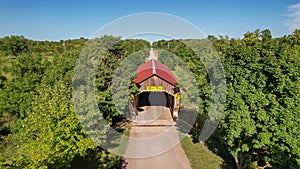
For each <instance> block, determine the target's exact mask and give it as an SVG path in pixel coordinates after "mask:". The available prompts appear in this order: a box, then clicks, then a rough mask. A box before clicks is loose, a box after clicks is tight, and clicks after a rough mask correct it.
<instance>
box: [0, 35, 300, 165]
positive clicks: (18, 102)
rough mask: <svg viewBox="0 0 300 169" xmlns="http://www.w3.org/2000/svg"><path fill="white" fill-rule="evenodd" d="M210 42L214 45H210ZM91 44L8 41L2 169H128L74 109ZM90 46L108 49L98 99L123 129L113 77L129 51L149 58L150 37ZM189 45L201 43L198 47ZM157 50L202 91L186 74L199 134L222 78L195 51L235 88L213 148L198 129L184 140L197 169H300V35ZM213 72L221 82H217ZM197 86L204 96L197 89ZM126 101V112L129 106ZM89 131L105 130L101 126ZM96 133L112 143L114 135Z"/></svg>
mask: <svg viewBox="0 0 300 169" xmlns="http://www.w3.org/2000/svg"><path fill="white" fill-rule="evenodd" d="M208 40H209V41H210V43H211V44H212V45H213V48H212V46H211V45H207V43H206V42H207V41H208ZM86 42H88V41H87V39H84V38H80V39H74V40H61V41H58V42H50V41H34V40H30V39H26V38H24V37H22V36H9V37H2V38H0V168H3V169H10V168H15V169H18V168H20V169H23V168H41V169H43V168H51V169H65V168H72V169H75V168H76V167H75V166H77V168H78V167H79V163H80V164H82V165H84V164H86V165H85V168H91V169H92V168H93V169H94V168H99V169H103V168H107V169H110V168H111V169H113V168H120V166H121V162H122V157H119V156H117V155H114V154H112V153H110V152H108V151H106V150H103V149H102V148H101V146H99V144H95V142H94V141H93V140H92V139H91V138H90V137H89V136H90V133H87V131H86V130H85V129H86V128H85V127H83V126H82V125H81V123H80V118H78V114H77V112H76V111H75V107H74V102H73V97H72V79H73V78H74V77H73V73H74V67H75V63H76V60H77V58H78V56H79V54H80V53H81V52H82V49H83V47H84V45H85V44H86ZM115 42H117V43H115ZM88 43H90V45H91V46H94V47H95V46H96V47H99V48H96V49H95V50H98V49H107V50H106V51H107V52H106V53H105V54H103V60H102V62H101V64H100V65H99V68H98V70H97V73H96V75H95V98H93V99H94V100H95V101H96V103H97V105H98V107H99V109H100V111H101V112H103V115H104V118H105V120H106V121H107V122H108V125H109V126H116V124H119V123H120V122H122V121H123V120H124V116H126V115H125V114H123V113H122V111H120V109H116V108H115V103H114V102H113V99H112V96H111V81H112V78H113V73H114V71H115V70H116V69H117V68H118V66H119V65H120V63H122V62H123V61H124V60H125V59H126V58H127V57H128V56H130V55H131V54H133V53H137V51H139V53H138V55H145V56H146V55H147V50H148V49H150V47H151V45H150V43H149V42H147V41H145V40H135V39H131V40H121V39H120V37H112V36H104V37H102V38H97V39H93V40H91V41H89V42H88ZM112 44H113V45H112ZM186 44H190V45H193V47H194V48H193V50H194V51H193V50H191V48H189V47H187V45H186ZM152 45H153V47H154V49H157V50H158V49H159V50H161V51H164V54H163V55H164V56H166V59H167V58H169V59H170V60H164V62H165V63H168V62H169V63H171V62H172V61H175V59H172V56H176V57H178V58H179V59H177V61H178V60H179V61H181V62H178V64H182V63H184V65H185V67H187V68H188V69H189V70H190V72H191V74H192V75H193V76H194V77H195V82H196V83H195V85H190V84H191V83H193V81H191V82H187V81H188V80H192V79H185V77H181V78H182V81H185V82H186V84H183V85H184V86H186V87H185V89H186V91H187V92H186V96H184V97H183V100H184V103H185V104H186V108H187V109H194V108H195V106H196V105H198V107H197V111H196V116H197V118H196V121H193V122H192V123H193V124H191V125H193V126H194V125H195V124H194V122H197V123H198V124H199V127H200V128H199V130H200V131H201V126H203V121H204V120H206V119H207V118H209V113H211V112H209V105H210V104H211V101H212V98H211V97H210V95H211V90H212V89H211V85H210V83H211V81H212V80H213V81H214V82H218V77H219V74H218V72H211V71H210V70H207V68H206V67H205V66H204V65H203V62H202V60H201V59H200V57H199V56H198V55H197V54H196V53H195V50H197V51H198V52H199V51H200V52H202V53H204V54H207V56H206V57H207V58H214V57H215V56H216V54H217V56H218V57H220V59H221V61H222V64H223V68H224V72H225V78H226V84H225V85H226V88H227V92H226V100H225V98H221V101H222V102H223V103H224V113H223V114H222V118H221V121H220V124H219V125H218V128H217V130H216V131H215V132H214V134H213V136H212V137H211V139H209V140H208V141H207V142H205V144H203V143H198V142H197V139H193V138H198V136H199V133H200V132H194V131H193V130H192V131H190V132H189V133H188V134H190V135H191V136H192V137H191V138H190V137H186V138H185V139H184V140H183V143H182V144H183V147H184V149H185V150H186V153H187V155H188V157H189V159H190V160H191V161H192V164H193V167H194V168H196V167H197V166H198V165H199V166H205V167H204V168H208V167H210V168H211V169H213V168H231V167H232V168H237V169H247V168H273V169H282V168H286V169H298V168H300V142H299V140H300V128H299V126H300V109H299V108H300V105H299V104H300V97H299V96H300V78H299V77H300V30H295V31H294V32H293V33H292V34H290V35H286V36H283V37H278V38H273V37H272V34H271V32H270V31H269V30H263V31H260V30H257V31H254V32H247V33H245V34H244V37H243V38H240V39H230V38H228V37H226V36H225V37H224V36H220V37H215V36H208V37H207V39H201V40H200V39H188V40H181V41H180V40H169V41H165V40H161V41H158V42H154V43H153V44H152ZM91 51H92V52H97V51H94V50H93V49H91ZM169 53H172V55H170V54H169ZM89 57H91V56H90V55H88V54H87V58H86V60H87V61H90V62H93V61H95V60H94V58H92V57H91V58H89ZM142 58H144V57H142ZM134 61H136V62H137V63H139V62H141V61H142V60H141V59H136V60H134ZM212 61H213V60H212ZM131 68H132V67H129V69H128V70H131ZM128 70H127V71H128ZM173 70H175V71H176V72H177V74H176V73H175V74H176V75H177V76H178V75H180V74H182V73H183V74H185V73H186V70H184V69H181V68H180V67H174V68H173ZM88 73H89V72H82V74H80V75H81V76H82V77H85V75H87V74H88ZM208 73H210V75H212V76H211V77H215V78H214V79H210V78H209V76H208ZM187 74H189V73H187ZM73 83H74V82H73ZM76 83H77V84H78V85H76V87H79V88H80V87H82V86H84V81H80V80H79V81H76ZM217 84H218V83H217ZM220 86H221V85H220ZM195 89H198V90H197V91H198V93H197V96H196V97H195V95H194V94H192V93H190V92H193V91H194V90H195ZM132 90H133V89H132ZM216 90H218V88H216ZM183 92H184V91H183ZM83 94H84V93H83ZM120 94H122V93H120ZM195 101H196V103H198V104H195ZM118 104H120V105H121V107H122V106H123V108H124V106H126V103H125V102H123V101H122V100H120V101H118ZM187 105H191V106H190V107H189V106H187ZM85 108H86V109H88V108H89V107H83V109H85ZM83 112H84V111H83ZM92 115H93V114H92ZM95 117H97V116H89V117H88V118H91V119H95ZM209 120H213V119H209ZM89 127H90V129H95V131H96V130H97V128H95V127H97V126H95V125H94V124H91V125H90V126H89ZM122 131H123V132H128V130H126V129H125V130H122ZM95 134H98V136H99V138H103V137H104V138H105V136H106V134H107V133H105V132H104V133H97V132H95ZM106 141H109V140H105V139H102V140H101V143H103V144H106ZM198 157H199V159H196V158H198ZM201 158H203V159H204V160H201ZM206 160H207V161H206ZM206 162H207V163H206Z"/></svg>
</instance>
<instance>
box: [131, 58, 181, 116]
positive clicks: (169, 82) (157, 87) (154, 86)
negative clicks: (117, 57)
mask: <svg viewBox="0 0 300 169" xmlns="http://www.w3.org/2000/svg"><path fill="white" fill-rule="evenodd" d="M136 73H137V77H136V78H135V79H134V83H135V85H137V87H138V88H139V93H138V94H137V95H135V96H134V101H133V108H134V110H133V111H137V110H139V108H140V107H143V106H165V107H168V108H170V112H171V114H172V117H173V119H174V120H175V119H176V118H177V117H178V111H179V106H180V90H179V87H178V86H177V82H176V78H175V76H174V74H173V73H172V72H171V71H170V69H169V68H168V67H167V66H166V65H164V64H162V63H160V62H159V61H157V60H155V59H154V58H152V59H150V60H149V61H147V62H145V63H143V64H141V65H140V66H139V67H138V68H137V69H136Z"/></svg>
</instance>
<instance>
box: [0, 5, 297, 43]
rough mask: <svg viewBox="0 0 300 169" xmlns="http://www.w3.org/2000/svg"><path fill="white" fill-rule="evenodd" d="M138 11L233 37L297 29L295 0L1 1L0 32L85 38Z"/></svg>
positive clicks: (215, 33) (42, 36)
mask: <svg viewBox="0 0 300 169" xmlns="http://www.w3.org/2000/svg"><path fill="white" fill-rule="evenodd" d="M141 12H162V13H169V14H172V15H176V16H178V17H181V18H183V19H186V20H187V21H189V22H191V23H193V24H194V25H196V26H197V27H198V28H199V29H200V30H202V32H204V34H205V35H208V34H213V35H215V36H218V35H223V36H225V35H228V36H229V37H233V38H237V37H243V34H244V33H246V32H247V31H255V30H256V29H260V30H263V29H270V30H271V32H272V34H273V36H274V37H278V36H283V35H287V34H290V33H292V32H293V30H294V29H295V28H300V1H299V0H251V1H250V0H249V1H246V0H232V1H225V0H209V1H201V0H198V1H196V0H194V1H175V0H160V1H159V0H154V1H150V0H148V1H144V0H130V1H129V0H110V1H105V2H101V1H100V0H94V1H77V0H72V1H71V0H70V1H63V0H62V1H59V0H45V1H42V0H6V1H0V23H1V24H0V37H3V36H9V35H23V36H25V37H26V38H30V39H35V40H61V39H74V38H79V37H86V38H88V37H90V36H91V35H93V34H94V33H95V32H96V31H97V30H98V29H99V28H100V27H102V26H103V25H105V24H107V23H109V22H111V21H113V20H115V19H118V18H119V17H123V16H126V15H130V14H135V13H141ZM120 29H121V28H120Z"/></svg>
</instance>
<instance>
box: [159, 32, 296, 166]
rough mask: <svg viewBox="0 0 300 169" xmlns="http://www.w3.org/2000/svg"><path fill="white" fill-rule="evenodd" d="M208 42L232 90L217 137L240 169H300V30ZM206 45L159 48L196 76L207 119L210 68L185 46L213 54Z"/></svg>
mask: <svg viewBox="0 0 300 169" xmlns="http://www.w3.org/2000/svg"><path fill="white" fill-rule="evenodd" d="M208 39H209V40H210V41H211V42H212V44H213V45H214V47H215V49H216V51H217V52H218V55H219V57H220V58H221V60H222V63H223V67H224V70H225V76H226V86H227V92H226V93H227V94H226V104H225V111H224V114H223V116H222V120H221V123H220V125H219V129H218V130H217V131H216V132H215V137H218V138H219V139H220V140H221V141H222V142H223V143H224V144H225V145H226V146H227V147H228V150H229V151H230V153H231V154H232V156H233V157H234V159H235V161H236V164H237V167H238V168H239V169H244V168H247V167H250V166H268V167H272V168H278V169H281V168H293V169H296V168H299V167H300V149H299V147H300V143H299V140H300V128H299V126H300V105H299V104H300V88H299V86H300V78H299V75H300V74H299V73H300V53H299V52H300V43H299V40H300V30H296V31H295V32H294V33H293V34H291V35H288V36H284V37H281V38H272V35H271V32H270V31H269V30H264V31H259V30H257V31H255V32H247V33H246V34H245V35H244V38H242V39H229V38H228V37H219V38H216V37H214V36H208ZM204 41H205V40H192V39H191V40H187V41H186V40H183V41H174V40H172V41H160V42H157V43H155V44H154V46H155V47H157V48H164V49H165V50H168V51H170V52H172V53H175V54H176V55H177V56H178V57H180V58H181V59H182V60H183V61H185V62H186V63H187V65H188V67H189V68H190V69H191V71H192V72H193V73H194V74H195V77H196V79H197V83H198V87H199V90H200V93H199V95H200V105H201V106H200V112H199V113H200V114H201V115H202V116H206V115H207V113H208V110H207V107H208V105H209V102H210V101H211V100H210V98H209V97H207V96H209V88H210V85H209V83H207V82H209V81H211V80H212V78H211V77H210V78H209V77H208V74H207V72H208V73H209V69H207V72H206V71H205V68H204V66H203V64H202V63H201V61H200V60H199V58H198V59H197V57H198V56H197V54H196V53H197V51H196V52H195V51H194V53H193V51H191V48H188V47H187V45H186V43H187V42H192V43H193V45H194V46H198V48H195V49H196V50H203V51H208V50H209V45H208V44H206V45H205V43H203V42H204ZM193 50H194V49H193ZM209 53H214V52H208V54H209ZM203 57H204V58H205V56H203ZM197 71H200V72H199V73H197ZM212 75H213V76H218V74H214V73H213V74H212ZM203 81H204V82H203ZM199 84H200V85H199Z"/></svg>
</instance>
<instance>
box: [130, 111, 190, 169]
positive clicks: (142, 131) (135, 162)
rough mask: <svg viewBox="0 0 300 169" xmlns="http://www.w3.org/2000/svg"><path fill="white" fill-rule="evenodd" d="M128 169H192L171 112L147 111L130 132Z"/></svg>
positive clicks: (140, 114) (141, 114)
mask: <svg viewBox="0 0 300 169" xmlns="http://www.w3.org/2000/svg"><path fill="white" fill-rule="evenodd" d="M125 161H126V163H127V165H126V169H191V166H190V163H189V160H188V158H187V157H186V155H185V152H184V151H183V149H182V147H181V144H180V140H179V136H178V131H177V129H176V127H175V125H174V122H173V120H172V116H171V113H170V110H169V109H168V108H165V107H160V106H152V107H145V110H144V111H141V112H139V114H138V116H137V117H136V120H134V122H133V124H132V128H131V130H130V139H129V143H128V146H127V150H126V153H125Z"/></svg>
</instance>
